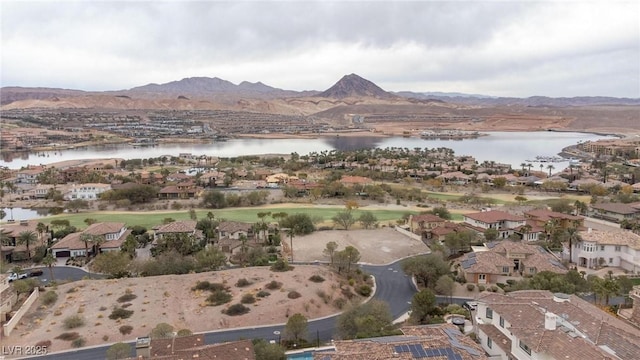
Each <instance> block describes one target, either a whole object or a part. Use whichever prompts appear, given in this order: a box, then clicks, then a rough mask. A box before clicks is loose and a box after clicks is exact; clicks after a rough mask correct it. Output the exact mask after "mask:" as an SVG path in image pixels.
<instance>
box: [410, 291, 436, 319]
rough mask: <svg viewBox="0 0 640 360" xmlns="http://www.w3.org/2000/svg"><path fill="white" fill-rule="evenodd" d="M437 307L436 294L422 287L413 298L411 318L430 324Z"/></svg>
mask: <svg viewBox="0 0 640 360" xmlns="http://www.w3.org/2000/svg"><path fill="white" fill-rule="evenodd" d="M435 309H436V296H435V295H434V293H433V291H431V290H429V289H422V290H420V292H418V293H416V294H415V295H413V298H412V299H411V315H410V316H411V320H412V321H413V322H415V323H417V324H428V323H429V322H430V320H431V316H432V315H433V314H434V310H435Z"/></svg>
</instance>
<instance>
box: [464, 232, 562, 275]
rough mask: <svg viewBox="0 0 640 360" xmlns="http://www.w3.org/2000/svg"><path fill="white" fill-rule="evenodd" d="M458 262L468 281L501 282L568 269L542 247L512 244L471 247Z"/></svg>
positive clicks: (505, 242)
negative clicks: (470, 250) (471, 250)
mask: <svg viewBox="0 0 640 360" xmlns="http://www.w3.org/2000/svg"><path fill="white" fill-rule="evenodd" d="M472 249H473V252H471V253H467V254H465V255H464V256H463V257H462V258H461V259H460V267H459V271H460V272H461V274H460V275H462V276H464V278H465V279H466V280H467V282H470V283H475V284H495V283H499V282H501V283H504V282H506V280H508V279H513V278H519V277H522V276H533V275H535V274H537V273H539V272H542V271H551V272H555V273H560V274H563V273H566V272H567V269H566V268H565V267H564V265H562V264H561V263H560V261H559V260H558V259H556V258H555V257H554V256H553V255H552V254H550V253H549V252H548V251H546V250H545V249H544V248H542V247H541V246H537V245H530V244H526V243H523V242H514V241H506V240H505V241H494V242H490V243H487V244H485V245H484V246H474V247H472Z"/></svg>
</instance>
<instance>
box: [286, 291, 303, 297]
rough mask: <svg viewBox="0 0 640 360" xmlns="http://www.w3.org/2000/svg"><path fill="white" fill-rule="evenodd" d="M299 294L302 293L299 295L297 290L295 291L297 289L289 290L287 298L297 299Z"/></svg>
mask: <svg viewBox="0 0 640 360" xmlns="http://www.w3.org/2000/svg"><path fill="white" fill-rule="evenodd" d="M301 296H302V295H300V293H299V292H297V291H295V290H293V291H289V294H288V295H287V297H288V298H289V299H297V298H299V297H301Z"/></svg>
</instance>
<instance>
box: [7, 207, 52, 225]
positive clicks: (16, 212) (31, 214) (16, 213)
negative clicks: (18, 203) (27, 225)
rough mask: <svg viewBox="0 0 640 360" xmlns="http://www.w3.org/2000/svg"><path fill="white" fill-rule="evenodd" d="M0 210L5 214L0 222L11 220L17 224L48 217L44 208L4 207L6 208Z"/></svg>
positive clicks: (47, 211) (47, 210)
mask: <svg viewBox="0 0 640 360" xmlns="http://www.w3.org/2000/svg"><path fill="white" fill-rule="evenodd" d="M0 209H2V211H4V213H5V216H4V218H3V219H0V221H9V220H11V219H13V220H15V221H16V222H18V221H20V220H31V219H37V218H41V217H46V216H49V209H46V208H43V209H25V208H20V207H14V208H7V207H6V208H0Z"/></svg>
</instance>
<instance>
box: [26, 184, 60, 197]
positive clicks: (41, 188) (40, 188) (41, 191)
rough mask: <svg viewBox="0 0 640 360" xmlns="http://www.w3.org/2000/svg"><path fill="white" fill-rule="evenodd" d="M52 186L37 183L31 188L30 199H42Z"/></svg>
mask: <svg viewBox="0 0 640 360" xmlns="http://www.w3.org/2000/svg"><path fill="white" fill-rule="evenodd" d="M54 188H55V187H54V186H53V185H46V184H37V185H36V186H35V187H34V188H33V190H31V194H30V197H31V198H32V199H44V198H46V197H47V195H49V191H51V189H54Z"/></svg>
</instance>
